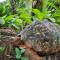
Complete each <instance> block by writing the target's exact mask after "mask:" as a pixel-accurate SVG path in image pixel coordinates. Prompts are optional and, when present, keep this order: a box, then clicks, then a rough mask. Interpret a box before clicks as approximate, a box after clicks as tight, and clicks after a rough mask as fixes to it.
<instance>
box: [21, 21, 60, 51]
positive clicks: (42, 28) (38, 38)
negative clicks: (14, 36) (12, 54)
mask: <svg viewBox="0 0 60 60" xmlns="http://www.w3.org/2000/svg"><path fill="white" fill-rule="evenodd" d="M58 32H59V33H60V28H59V27H58V26H57V25H56V24H55V23H52V22H50V21H48V20H45V21H43V22H39V21H37V20H36V21H33V23H32V24H31V25H29V26H27V27H26V28H25V29H24V30H23V31H21V33H20V34H21V39H22V40H24V41H25V42H27V41H28V40H31V43H32V47H33V48H34V50H36V51H42V50H45V49H46V50H45V51H48V50H49V49H50V48H51V47H53V46H55V45H53V41H55V39H56V40H57V38H58V37H59V35H60V34H59V33H58ZM56 34H57V35H56ZM58 40H59V38H58ZM54 44H56V41H55V42H54ZM48 48H49V49H48Z"/></svg>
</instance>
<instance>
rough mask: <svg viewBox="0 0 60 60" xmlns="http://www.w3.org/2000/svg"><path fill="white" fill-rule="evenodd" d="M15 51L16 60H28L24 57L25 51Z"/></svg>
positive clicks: (16, 49) (20, 49) (17, 49)
mask: <svg viewBox="0 0 60 60" xmlns="http://www.w3.org/2000/svg"><path fill="white" fill-rule="evenodd" d="M15 51H16V58H17V59H18V60H29V58H28V57H26V56H25V55H24V52H25V50H24V49H23V48H15Z"/></svg>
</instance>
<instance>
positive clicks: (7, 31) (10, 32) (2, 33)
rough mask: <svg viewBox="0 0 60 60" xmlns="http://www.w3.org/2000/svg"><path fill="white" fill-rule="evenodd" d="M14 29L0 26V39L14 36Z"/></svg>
mask: <svg viewBox="0 0 60 60" xmlns="http://www.w3.org/2000/svg"><path fill="white" fill-rule="evenodd" d="M16 35H17V34H16V31H15V30H14V29H11V28H1V29H0V39H1V40H2V39H4V40H5V39H9V38H11V37H14V36H16Z"/></svg>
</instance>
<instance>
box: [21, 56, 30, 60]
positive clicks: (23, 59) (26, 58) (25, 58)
mask: <svg viewBox="0 0 60 60" xmlns="http://www.w3.org/2000/svg"><path fill="white" fill-rule="evenodd" d="M21 60H29V58H28V57H21Z"/></svg>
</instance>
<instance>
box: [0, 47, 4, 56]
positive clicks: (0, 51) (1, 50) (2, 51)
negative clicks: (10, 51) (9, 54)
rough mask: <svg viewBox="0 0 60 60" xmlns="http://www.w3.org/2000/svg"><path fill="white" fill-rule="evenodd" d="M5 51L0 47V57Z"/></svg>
mask: <svg viewBox="0 0 60 60" xmlns="http://www.w3.org/2000/svg"><path fill="white" fill-rule="evenodd" d="M4 51H5V48H4V47H0V55H1V54H3V53H4Z"/></svg>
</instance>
